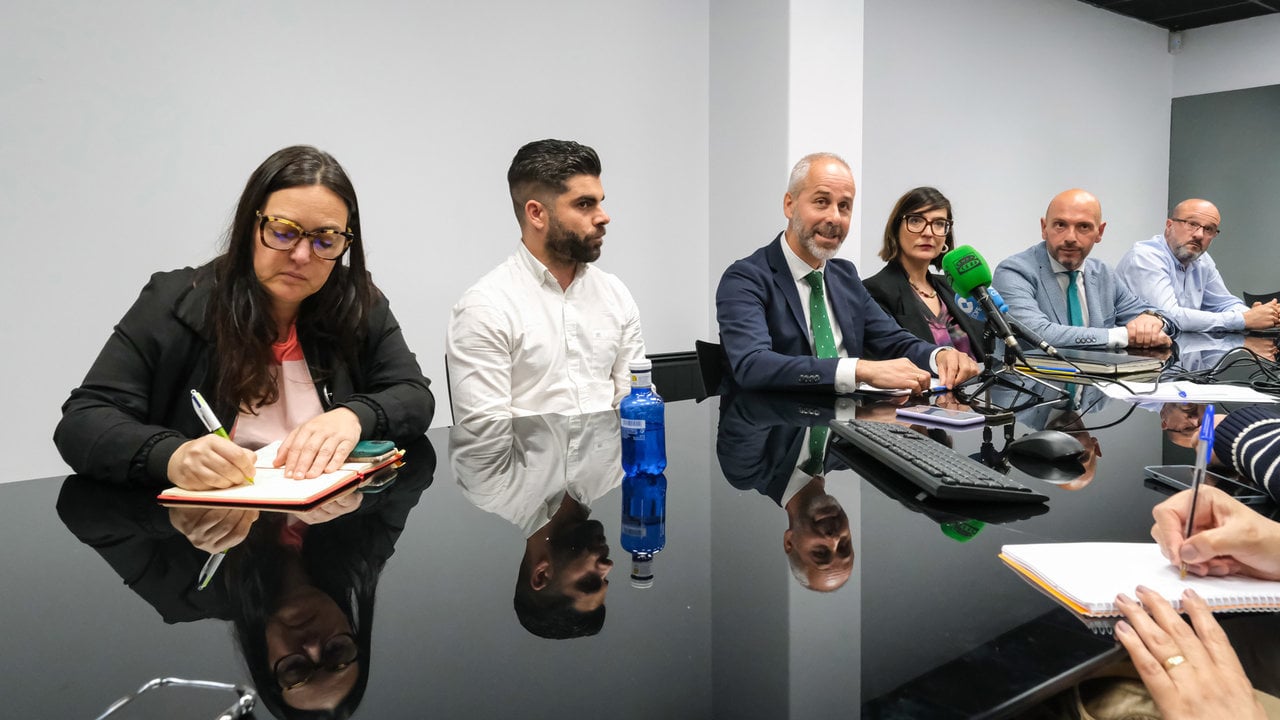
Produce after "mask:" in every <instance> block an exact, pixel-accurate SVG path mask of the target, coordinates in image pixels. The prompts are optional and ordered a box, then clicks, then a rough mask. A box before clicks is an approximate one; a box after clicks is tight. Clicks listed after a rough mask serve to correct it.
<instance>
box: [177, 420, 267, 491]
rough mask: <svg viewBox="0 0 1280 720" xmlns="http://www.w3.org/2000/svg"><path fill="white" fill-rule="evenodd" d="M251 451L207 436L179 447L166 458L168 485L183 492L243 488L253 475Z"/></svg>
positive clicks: (253, 459)
mask: <svg viewBox="0 0 1280 720" xmlns="http://www.w3.org/2000/svg"><path fill="white" fill-rule="evenodd" d="M256 460H257V456H256V455H254V453H253V451H251V450H246V449H244V448H242V447H240V446H239V445H236V444H235V443H233V442H231V441H230V440H227V439H226V438H223V437H218V436H217V435H213V434H209V435H203V436H201V437H198V438H196V439H195V440H188V441H187V442H184V443H182V444H181V445H179V446H178V449H177V451H175V452H174V453H173V455H172V456H171V457H170V458H169V468H168V470H169V482H171V483H173V484H174V485H177V486H178V487H180V488H183V489H185V490H216V489H218V488H228V487H232V486H234V485H243V484H245V483H246V482H248V480H249V479H251V478H252V477H253V476H254V467H253V464H254V462H256Z"/></svg>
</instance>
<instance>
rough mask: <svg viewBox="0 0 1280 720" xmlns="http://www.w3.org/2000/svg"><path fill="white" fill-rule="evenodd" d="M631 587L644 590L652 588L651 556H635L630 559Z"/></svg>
mask: <svg viewBox="0 0 1280 720" xmlns="http://www.w3.org/2000/svg"><path fill="white" fill-rule="evenodd" d="M631 587H633V588H639V589H641V590H643V589H645V588H651V587H653V556H652V555H649V554H637V555H633V556H632V558H631Z"/></svg>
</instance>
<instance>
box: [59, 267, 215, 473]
mask: <svg viewBox="0 0 1280 720" xmlns="http://www.w3.org/2000/svg"><path fill="white" fill-rule="evenodd" d="M194 272H195V271H193V270H181V271H174V272H168V273H156V274H155V275H153V276H152V278H151V282H149V283H148V284H147V286H146V287H145V288H143V290H142V293H141V294H140V295H139V296H138V299H137V301H136V302H135V303H134V304H133V307H131V308H130V309H129V312H128V313H126V314H125V316H124V318H123V319H121V320H120V322H119V324H117V325H116V327H115V330H114V331H113V332H112V333H111V337H110V338H109V339H108V340H107V343H106V345H105V346H104V347H103V348H102V352H101V353H99V355H98V358H97V360H96V361H95V362H94V363H93V367H91V368H90V369H89V372H88V374H87V375H86V376H85V379H84V382H83V383H82V384H81V385H80V387H78V388H76V389H75V390H73V391H72V392H71V396H70V398H68V400H67V401H66V403H64V404H63V406H62V420H61V421H60V422H59V423H58V427H57V429H56V430H55V431H54V435H53V439H54V442H55V443H56V444H57V446H58V451H59V452H60V453H61V454H62V459H63V460H65V461H66V462H67V464H68V465H70V466H71V468H72V469H73V470H75V471H76V472H78V473H85V474H87V475H91V476H93V477H95V478H100V479H107V480H112V481H115V482H120V483H124V482H127V481H132V482H136V483H146V482H148V481H150V482H154V483H159V484H163V483H164V481H165V473H164V468H165V466H167V464H168V460H169V456H171V455H172V454H173V452H174V450H176V449H177V447H178V445H180V444H181V443H182V442H184V441H186V440H187V438H190V437H197V436H198V435H200V434H202V433H203V432H204V431H203V428H201V427H200V426H199V423H198V420H197V419H196V417H195V413H194V412H191V411H190V401H189V400H187V399H186V395H185V393H186V391H187V390H189V389H190V388H189V387H183V388H180V390H179V389H175V387H176V386H177V385H178V384H179V381H180V377H182V373H184V372H186V371H187V370H188V369H189V368H190V367H191V366H192V365H193V364H197V362H198V359H199V358H201V357H203V356H204V355H205V354H207V348H208V346H207V344H206V343H205V341H204V340H203V339H202V338H200V337H199V335H198V334H197V333H196V332H195V331H194V330H193V329H192V328H190V327H188V326H187V325H185V324H183V323H182V322H181V321H180V320H179V319H178V317H177V316H176V314H175V312H174V307H175V306H176V304H177V303H178V302H180V300H181V298H182V297H184V293H185V292H186V291H187V290H188V289H189V288H190V287H191V283H192V278H193V277H194ZM179 392H181V394H182V395H183V397H176V396H177V395H178V394H179ZM157 394H161V395H162V396H161V397H157ZM179 403H185V407H186V408H187V412H186V413H185V415H186V416H189V417H188V425H187V426H186V427H176V428H175V427H170V426H166V425H164V424H161V423H160V422H159V418H161V417H163V416H164V415H165V414H166V413H165V409H164V407H163V406H164V405H165V404H169V405H175V404H179ZM152 455H155V457H154V458H153V457H151V456H152ZM157 469H158V471H159V472H158V475H157V474H156V473H154V472H152V471H154V470H157Z"/></svg>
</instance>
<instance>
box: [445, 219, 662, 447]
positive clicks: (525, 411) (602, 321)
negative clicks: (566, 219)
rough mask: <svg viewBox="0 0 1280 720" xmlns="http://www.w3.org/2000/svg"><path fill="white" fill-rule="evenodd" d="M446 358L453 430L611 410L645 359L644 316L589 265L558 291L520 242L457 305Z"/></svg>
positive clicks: (616, 283) (621, 288)
mask: <svg viewBox="0 0 1280 720" xmlns="http://www.w3.org/2000/svg"><path fill="white" fill-rule="evenodd" d="M445 355H446V362H447V363H448V367H447V371H448V374H449V394H450V400H451V401H452V403H453V415H454V422H456V423H462V422H469V421H474V420H478V419H486V418H493V417H511V416H523V415H541V414H544V413H561V414H565V415H571V414H576V413H587V412H596V411H599V410H608V409H610V408H613V407H615V406H616V405H617V403H618V402H619V401H620V400H621V399H622V398H623V397H624V396H625V395H626V394H627V393H629V392H630V391H631V379H630V370H629V367H628V365H629V364H630V362H631V361H632V360H633V359H637V358H642V357H644V340H643V338H642V337H641V335H640V310H639V308H637V307H636V303H635V300H634V299H632V297H631V293H630V292H628V291H627V288H626V286H625V285H623V284H622V281H621V280H619V279H618V278H616V277H615V276H613V275H610V274H609V273H607V272H604V271H603V270H600V269H599V268H597V267H595V266H593V265H590V264H581V265H579V266H578V271H577V274H576V275H575V276H574V278H573V282H571V283H569V287H568V288H566V289H564V290H561V289H560V283H559V282H558V281H557V280H556V278H555V276H554V275H552V274H551V271H550V270H548V269H547V268H546V267H545V266H544V265H543V264H542V263H541V262H539V261H538V259H537V258H535V257H534V256H533V253H531V252H529V250H528V248H526V247H525V246H524V244H523V243H521V244H520V246H519V248H518V249H517V250H516V253H515V254H514V255H512V256H511V257H509V258H507V260H506V262H504V263H503V264H501V265H499V266H498V267H497V268H495V269H493V270H492V271H490V272H489V273H488V274H487V275H485V276H484V277H483V278H481V279H480V281H479V282H477V283H476V284H475V285H473V286H472V287H471V288H470V289H469V290H467V291H466V292H465V293H463V295H462V299H460V300H459V301H458V303H457V304H456V305H454V306H453V313H452V317H451V318H450V321H449V328H448V333H447V336H446V338H445Z"/></svg>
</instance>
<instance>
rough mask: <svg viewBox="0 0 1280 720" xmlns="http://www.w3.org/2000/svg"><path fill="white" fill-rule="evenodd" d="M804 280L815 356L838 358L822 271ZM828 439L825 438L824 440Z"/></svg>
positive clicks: (814, 272)
mask: <svg viewBox="0 0 1280 720" xmlns="http://www.w3.org/2000/svg"><path fill="white" fill-rule="evenodd" d="M804 279H805V280H807V281H808V282H809V289H810V290H812V291H813V292H811V293H809V329H810V330H812V331H813V354H814V355H817V356H818V357H820V358H833V357H838V356H839V355H840V353H838V352H836V337H835V335H834V334H832V332H831V318H830V317H828V316H827V300H826V296H825V295H824V294H823V289H822V271H821V270H814V271H813V272H811V273H809V274H808V275H805V276H804ZM823 439H824V440H825V439H826V438H825V437H824V438H823Z"/></svg>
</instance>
